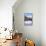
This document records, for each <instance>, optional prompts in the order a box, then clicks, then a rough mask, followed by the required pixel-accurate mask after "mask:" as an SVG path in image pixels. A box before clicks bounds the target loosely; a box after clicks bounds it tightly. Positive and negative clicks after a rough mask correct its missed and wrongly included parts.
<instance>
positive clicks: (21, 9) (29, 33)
mask: <svg viewBox="0 0 46 46" xmlns="http://www.w3.org/2000/svg"><path fill="white" fill-rule="evenodd" d="M40 9H41V3H40V0H23V2H22V3H20V4H19V5H18V6H17V7H16V5H14V7H13V12H14V19H15V28H16V29H17V30H18V32H22V33H23V34H24V37H25V38H26V37H27V38H28V39H32V40H34V41H35V43H36V46H41V45H40V44H41V34H40V33H41V31H40V11H41V10H40ZM31 12H32V13H33V25H32V26H24V13H31Z"/></svg>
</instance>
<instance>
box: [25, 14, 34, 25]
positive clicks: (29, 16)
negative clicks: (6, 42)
mask: <svg viewBox="0 0 46 46" xmlns="http://www.w3.org/2000/svg"><path fill="white" fill-rule="evenodd" d="M32 19H33V15H32V13H24V25H25V26H32V23H33V21H32Z"/></svg>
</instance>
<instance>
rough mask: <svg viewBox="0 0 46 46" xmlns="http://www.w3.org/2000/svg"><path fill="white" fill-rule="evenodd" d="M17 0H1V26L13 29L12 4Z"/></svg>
mask: <svg viewBox="0 0 46 46" xmlns="http://www.w3.org/2000/svg"><path fill="white" fill-rule="evenodd" d="M15 2H16V0H0V27H7V28H9V29H12V6H13V5H14V3H15Z"/></svg>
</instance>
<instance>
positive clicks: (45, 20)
mask: <svg viewBox="0 0 46 46" xmlns="http://www.w3.org/2000/svg"><path fill="white" fill-rule="evenodd" d="M40 23H41V38H42V39H41V40H42V46H46V0H42V1H41V21H40Z"/></svg>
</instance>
